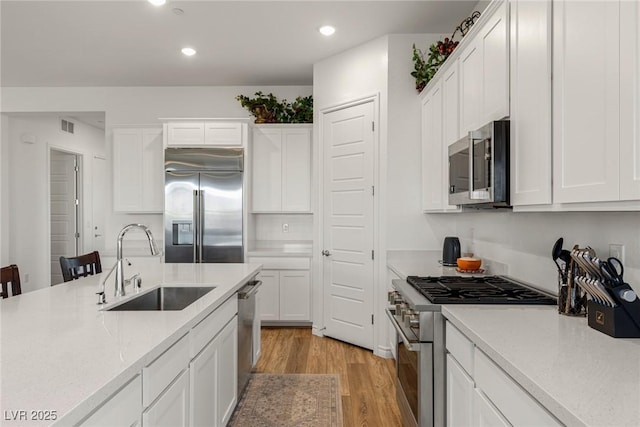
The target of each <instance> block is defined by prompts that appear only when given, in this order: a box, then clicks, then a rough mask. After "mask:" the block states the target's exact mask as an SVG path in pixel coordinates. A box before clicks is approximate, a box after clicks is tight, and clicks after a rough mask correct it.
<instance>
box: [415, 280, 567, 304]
mask: <svg viewBox="0 0 640 427" xmlns="http://www.w3.org/2000/svg"><path fill="white" fill-rule="evenodd" d="M407 282H408V283H409V284H410V285H411V286H413V287H414V288H415V289H417V290H418V291H419V292H420V293H421V294H422V295H424V296H425V297H426V298H427V299H428V300H429V301H431V302H432V303H434V304H534V305H535V304H537V305H555V304H556V303H557V302H556V300H555V299H554V298H552V297H549V296H547V295H544V294H543V293H541V292H538V291H536V290H535V289H530V288H527V287H525V286H523V285H521V284H519V283H516V282H513V281H511V280H509V279H506V278H504V277H500V276H472V277H460V276H442V277H418V276H409V277H407Z"/></svg>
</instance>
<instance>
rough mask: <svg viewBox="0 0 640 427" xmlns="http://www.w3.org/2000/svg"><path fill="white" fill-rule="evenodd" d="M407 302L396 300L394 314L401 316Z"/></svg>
mask: <svg viewBox="0 0 640 427" xmlns="http://www.w3.org/2000/svg"><path fill="white" fill-rule="evenodd" d="M406 308H407V304H405V303H404V302H402V301H396V315H398V316H400V317H402V316H403V314H402V313H403V312H404V310H406Z"/></svg>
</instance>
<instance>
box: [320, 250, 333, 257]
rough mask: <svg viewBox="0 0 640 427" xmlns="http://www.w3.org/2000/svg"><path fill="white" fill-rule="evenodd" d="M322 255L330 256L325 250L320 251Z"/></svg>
mask: <svg viewBox="0 0 640 427" xmlns="http://www.w3.org/2000/svg"><path fill="white" fill-rule="evenodd" d="M322 255H324V256H331V252H329V251H328V250H326V249H325V250H324V251H322Z"/></svg>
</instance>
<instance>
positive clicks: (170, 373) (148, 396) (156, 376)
mask: <svg viewBox="0 0 640 427" xmlns="http://www.w3.org/2000/svg"><path fill="white" fill-rule="evenodd" d="M189 360H190V358H189V340H188V339H187V336H186V335H185V336H183V337H182V338H180V340H178V342H176V343H175V344H174V345H172V346H171V347H169V349H168V350H167V351H165V352H164V353H162V354H161V355H160V356H159V357H158V358H157V359H156V360H154V361H153V362H151V363H150V364H149V366H146V367H145V368H143V369H142V405H143V406H144V407H145V408H146V407H147V406H149V405H150V404H151V402H153V401H154V400H155V399H156V397H158V396H159V395H160V393H161V392H162V390H164V389H165V388H166V387H167V386H168V385H169V384H170V383H171V381H173V379H174V378H175V377H177V376H178V374H179V373H180V372H182V370H183V369H185V368H186V367H187V366H189Z"/></svg>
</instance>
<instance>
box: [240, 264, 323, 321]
mask: <svg viewBox="0 0 640 427" xmlns="http://www.w3.org/2000/svg"><path fill="white" fill-rule="evenodd" d="M248 262H250V263H256V264H262V268H263V270H262V271H261V272H260V273H259V274H258V276H257V279H258V280H261V281H262V286H261V287H260V291H259V292H258V298H257V302H258V313H260V319H261V320H262V321H263V322H265V321H266V322H309V321H311V274H310V271H309V268H310V259H309V258H302V257H300V258H283V257H251V258H250V259H249V261H248Z"/></svg>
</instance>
